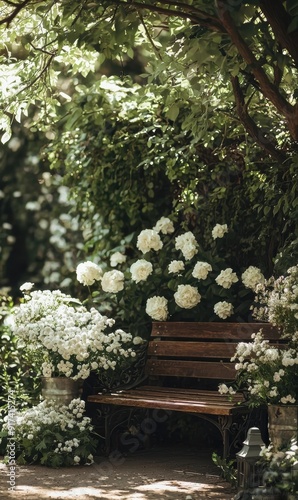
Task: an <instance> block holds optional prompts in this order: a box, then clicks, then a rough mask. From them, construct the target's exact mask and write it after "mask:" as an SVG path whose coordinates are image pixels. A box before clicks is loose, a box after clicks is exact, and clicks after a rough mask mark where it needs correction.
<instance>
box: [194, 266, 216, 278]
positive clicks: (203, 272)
mask: <svg viewBox="0 0 298 500" xmlns="http://www.w3.org/2000/svg"><path fill="white" fill-rule="evenodd" d="M210 271H212V266H211V265H210V264H208V262H197V263H196V265H195V267H194V268H193V271H192V276H193V277H194V278H197V279H198V280H205V279H206V278H207V276H208V274H209V272H210Z"/></svg>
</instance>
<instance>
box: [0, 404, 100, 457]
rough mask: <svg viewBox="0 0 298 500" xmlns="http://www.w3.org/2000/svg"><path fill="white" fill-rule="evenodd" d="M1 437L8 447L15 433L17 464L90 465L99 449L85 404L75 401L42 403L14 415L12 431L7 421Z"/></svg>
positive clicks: (6, 419) (0, 439)
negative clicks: (62, 404) (57, 403)
mask: <svg viewBox="0 0 298 500" xmlns="http://www.w3.org/2000/svg"><path fill="white" fill-rule="evenodd" d="M4 420H5V423H4V425H3V427H2V431H1V433H0V443H2V445H6V449H9V447H7V443H9V442H10V441H9V439H11V436H12V432H13V441H14V443H15V446H16V450H15V452H16V460H17V463H18V464H20V465H22V464H26V463H29V464H41V465H46V466H48V467H61V466H71V465H85V464H86V465H89V464H92V463H93V461H94V460H93V454H94V452H95V450H96V446H97V442H98V440H97V437H96V435H95V433H94V432H93V426H92V424H91V419H90V418H89V417H87V416H86V415H85V402H84V401H82V400H81V399H73V400H72V401H71V402H70V403H69V405H64V406H58V407H57V405H54V404H53V403H52V402H49V401H46V400H45V401H42V402H41V403H40V404H38V405H37V406H33V407H32V408H30V409H27V410H25V411H22V412H16V413H15V414H14V422H13V429H12V428H11V422H8V417H6V418H5V419H4Z"/></svg>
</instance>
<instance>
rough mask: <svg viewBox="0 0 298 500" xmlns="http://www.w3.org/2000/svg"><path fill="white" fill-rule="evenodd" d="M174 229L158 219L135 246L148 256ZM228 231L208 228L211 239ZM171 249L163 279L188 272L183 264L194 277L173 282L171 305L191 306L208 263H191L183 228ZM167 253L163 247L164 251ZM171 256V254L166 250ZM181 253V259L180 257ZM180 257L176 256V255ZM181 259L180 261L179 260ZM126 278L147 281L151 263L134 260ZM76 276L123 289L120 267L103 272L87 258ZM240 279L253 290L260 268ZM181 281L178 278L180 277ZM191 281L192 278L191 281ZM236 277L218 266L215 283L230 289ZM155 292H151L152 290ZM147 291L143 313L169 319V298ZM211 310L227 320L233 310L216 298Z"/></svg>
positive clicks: (193, 247)
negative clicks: (172, 303) (147, 295)
mask: <svg viewBox="0 0 298 500" xmlns="http://www.w3.org/2000/svg"><path fill="white" fill-rule="evenodd" d="M174 231H175V228H174V224H173V222H172V221H171V220H170V219H169V218H167V217H161V219H160V220H159V221H158V222H157V223H156V224H155V226H154V227H153V228H152V229H144V230H143V231H141V232H140V234H139V235H138V238H137V245H136V246H137V248H138V250H140V252H141V253H142V254H146V257H147V255H149V253H150V252H154V253H155V254H156V253H158V252H160V251H161V250H162V249H163V247H164V244H163V241H162V239H161V236H160V235H161V234H162V235H171V234H172V233H174ZM227 232H228V227H227V224H216V225H215V227H214V228H213V230H212V236H213V239H214V240H215V239H217V238H223V237H224V235H225V234H226V233H227ZM173 240H174V251H175V252H177V257H178V258H177V259H172V260H170V262H168V264H167V265H166V268H165V269H164V270H162V271H160V270H159V271H158V272H159V273H160V272H162V273H163V276H164V277H165V280H166V279H167V276H169V279H170V278H171V276H173V278H174V277H175V276H176V277H177V278H179V277H183V274H188V276H187V279H188V278H189V272H188V271H185V270H186V266H188V267H189V265H192V264H193V266H192V269H191V272H190V276H191V277H192V278H194V279H195V280H197V285H196V283H194V282H192V283H191V284H189V283H188V282H185V283H181V282H179V283H178V282H177V286H176V289H175V290H174V293H173V299H174V301H175V304H176V306H177V307H178V308H180V309H193V308H195V307H196V306H197V305H198V304H199V303H200V302H201V299H202V295H201V293H200V291H199V285H200V283H202V282H203V281H204V280H207V278H208V277H209V275H210V273H211V272H212V271H213V268H212V263H211V262H207V261H204V260H202V259H201V260H200V259H198V260H197V261H194V262H192V260H193V259H194V258H195V256H196V255H197V254H198V253H199V250H200V246H199V244H198V242H197V240H196V238H195V235H194V234H193V233H192V232H191V231H187V232H185V233H183V234H181V235H178V236H176V237H175V238H174V239H173ZM165 252H167V250H165ZM169 255H172V253H169ZM181 256H182V258H181ZM179 257H180V258H179ZM183 259H184V260H183ZM125 261H126V256H125V255H123V254H121V253H120V252H116V253H115V254H113V255H112V257H111V266H112V267H116V265H118V264H123V263H124V262H125ZM129 271H130V279H131V280H132V281H133V282H135V283H145V282H148V281H149V278H150V276H152V277H153V278H154V275H155V272H156V269H155V266H154V264H152V262H150V260H149V259H148V258H141V259H138V260H137V261H136V262H134V263H133V264H132V265H131V266H130V269H129ZM77 279H78V281H79V282H80V283H82V284H83V285H86V286H89V285H92V284H93V283H94V282H95V281H98V282H100V283H101V287H102V290H103V291H105V292H110V293H118V292H119V291H122V290H123V289H125V274H124V273H123V272H122V271H120V270H116V269H114V270H112V271H107V272H105V273H104V272H103V271H102V268H101V267H100V266H99V265H98V264H94V263H93V262H90V261H87V262H84V263H81V264H79V265H78V267H77ZM241 280H242V283H243V285H244V286H245V287H246V288H250V289H252V290H254V289H255V287H256V285H257V284H258V283H263V282H264V276H263V274H262V272H261V271H260V269H258V268H257V267H254V266H250V267H249V268H248V269H247V270H246V271H244V272H243V274H242V275H241ZM180 281H181V280H180ZM192 281H194V280H192ZM238 281H239V278H238V276H237V274H236V272H234V271H233V269H232V268H230V267H227V268H226V269H222V270H221V271H220V272H219V274H218V275H217V276H216V277H215V283H216V284H217V285H219V286H220V287H222V288H223V289H226V290H228V289H230V288H231V287H232V285H233V284H234V283H237V282H238ZM154 292H155V293H154ZM154 292H153V293H152V292H151V293H150V295H151V296H149V297H148V299H147V302H146V308H145V310H146V313H147V314H148V315H149V316H150V317H151V318H152V319H153V320H155V321H165V320H167V319H168V318H169V315H170V313H169V307H168V305H169V299H168V298H167V297H165V296H164V295H162V294H159V293H156V292H159V290H154ZM213 310H214V313H215V314H216V315H217V316H218V317H219V318H221V319H227V318H228V317H230V316H232V315H233V313H234V305H233V304H232V303H231V302H230V301H227V300H222V301H218V302H217V303H216V304H214V308H213Z"/></svg>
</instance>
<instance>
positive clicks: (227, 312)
mask: <svg viewBox="0 0 298 500" xmlns="http://www.w3.org/2000/svg"><path fill="white" fill-rule="evenodd" d="M214 312H215V314H216V315H217V316H218V317H219V318H221V319H227V318H228V317H229V316H232V314H233V312H234V308H233V304H231V303H229V302H226V301H225V300H223V301H222V302H217V303H216V304H215V305H214Z"/></svg>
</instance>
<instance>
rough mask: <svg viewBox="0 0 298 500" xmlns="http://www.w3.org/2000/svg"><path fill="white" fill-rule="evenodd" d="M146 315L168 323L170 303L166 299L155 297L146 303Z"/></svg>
mask: <svg viewBox="0 0 298 500" xmlns="http://www.w3.org/2000/svg"><path fill="white" fill-rule="evenodd" d="M146 313H147V314H148V316H150V317H151V318H152V319H154V320H155V321H166V319H167V317H168V301H167V299H166V298H165V297H159V296H157V295H155V296H154V297H151V298H149V299H148V300H147V302H146Z"/></svg>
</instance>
